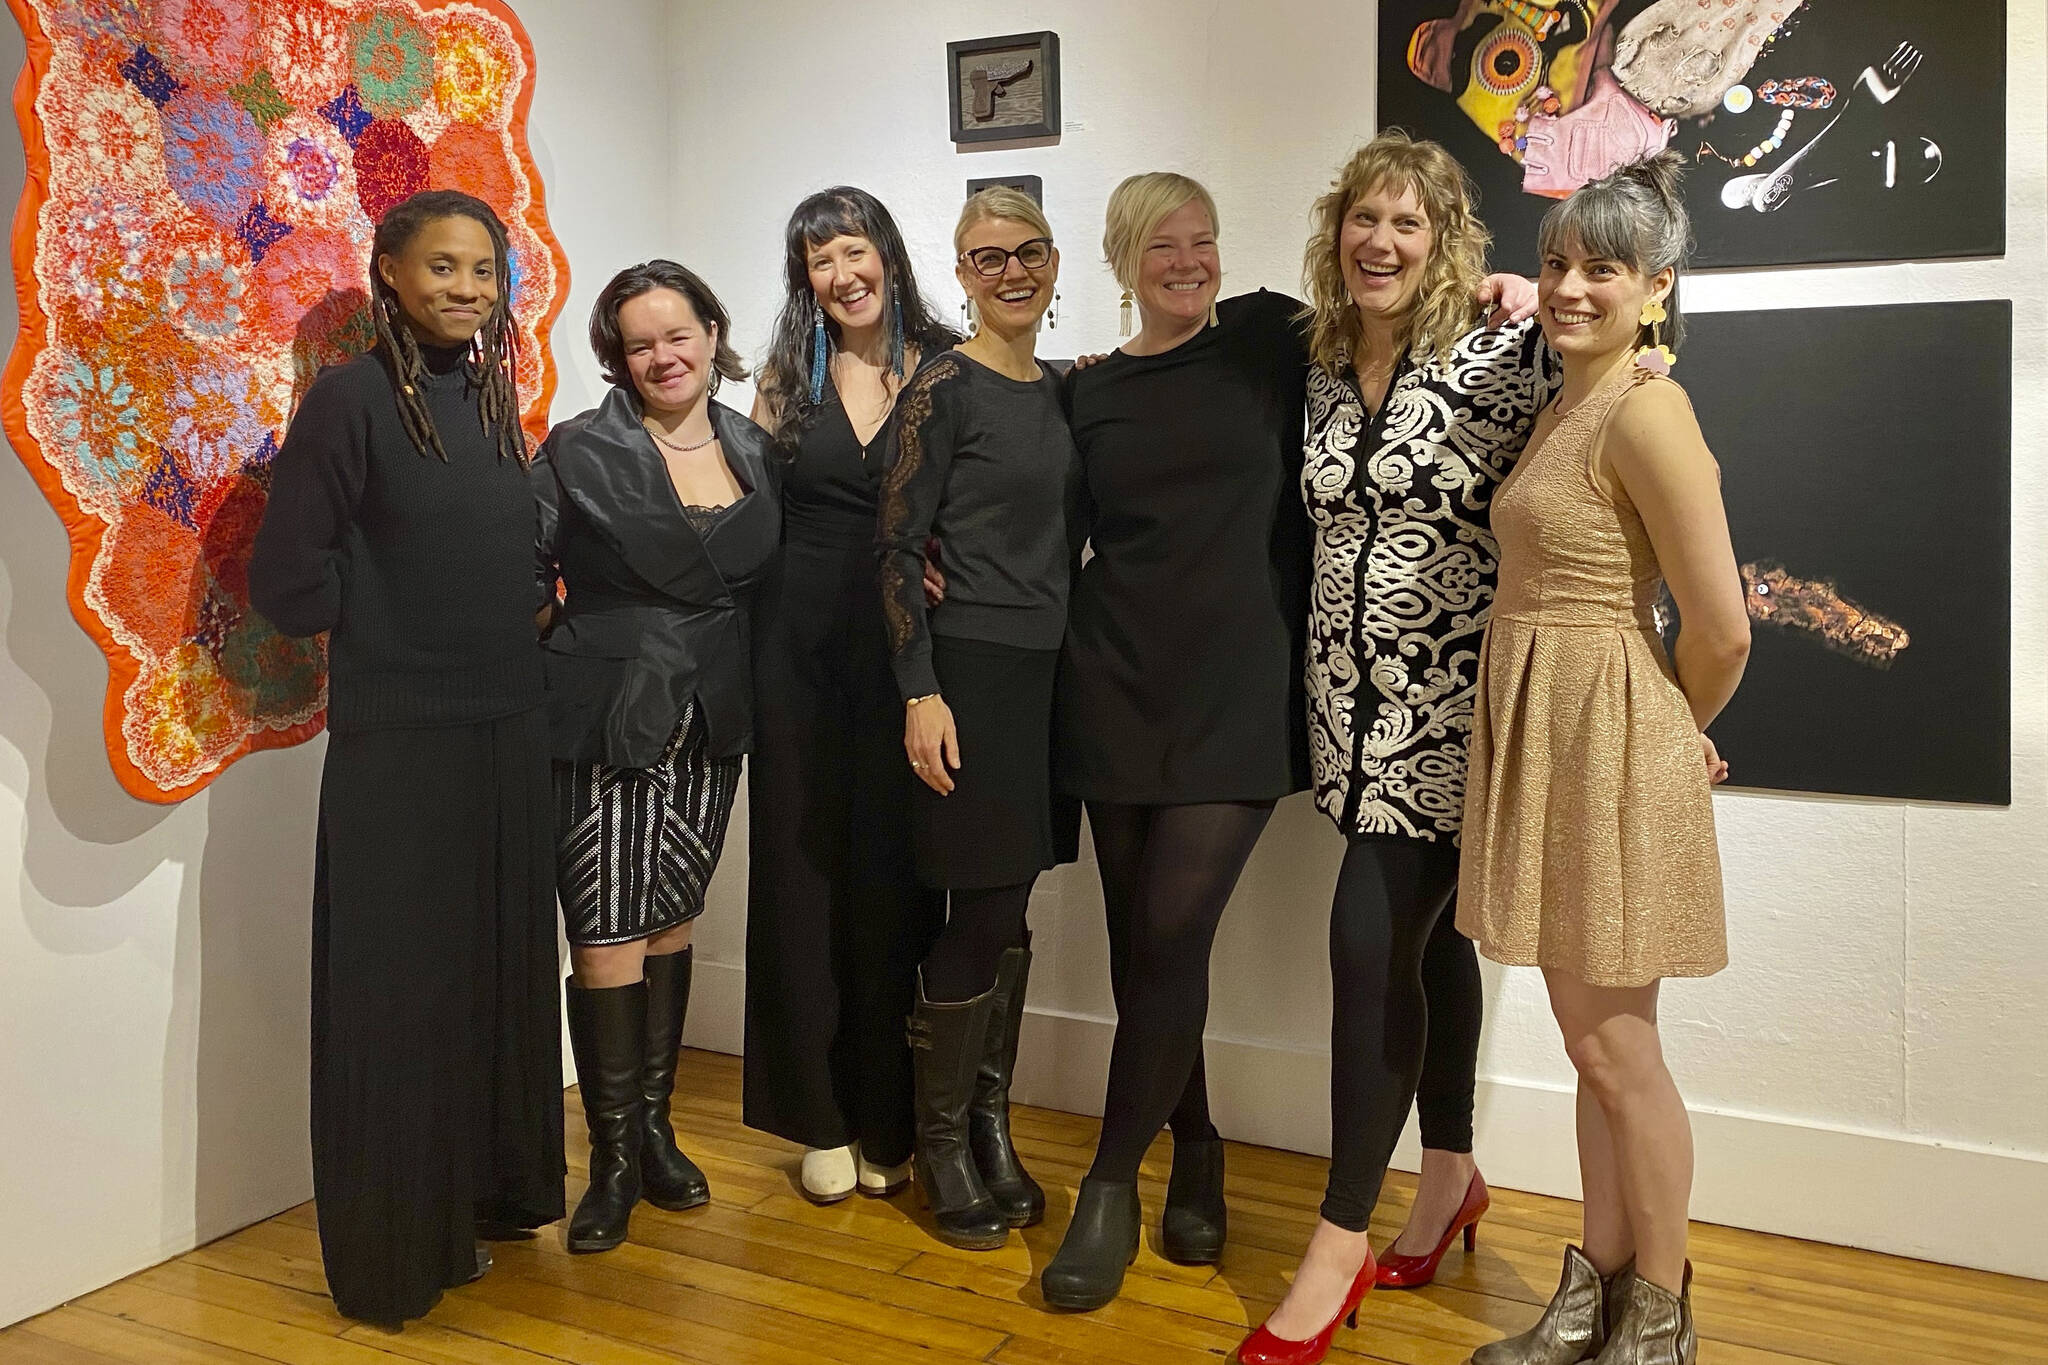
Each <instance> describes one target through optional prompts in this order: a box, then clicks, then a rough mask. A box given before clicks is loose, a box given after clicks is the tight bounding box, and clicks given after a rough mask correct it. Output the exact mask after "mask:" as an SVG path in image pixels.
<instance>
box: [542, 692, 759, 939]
mask: <svg viewBox="0 0 2048 1365" xmlns="http://www.w3.org/2000/svg"><path fill="white" fill-rule="evenodd" d="M739 782H740V760H739V759H738V758H737V757H734V758H712V757H710V756H709V755H707V754H706V753H705V731H704V718H703V715H702V714H701V713H700V711H699V710H698V707H697V703H696V701H695V700H694V699H692V700H691V702H690V704H689V705H688V706H686V707H684V708H683V717H682V719H681V720H679V721H677V722H676V728H675V732H674V733H673V734H672V735H670V736H669V741H668V747H667V748H666V749H664V750H663V751H662V755H661V758H660V760H659V761H657V762H656V763H654V764H653V765H652V766H650V767H646V768H621V767H615V766H614V765H612V764H609V763H562V762H557V763H556V764H555V831H556V844H555V882H556V889H557V891H558V893H559V894H560V896H561V900H562V927H563V930H564V932H566V933H567V934H568V937H569V942H571V943H573V944H575V945H576V946H577V947H579V948H594V947H601V946H604V945H606V944H612V943H630V942H632V941H633V940H635V939H642V938H649V937H652V936H653V935H655V934H658V933H661V932H662V931H663V930H666V929H673V928H674V927H675V926H676V925H678V924H686V923H688V922H689V921H690V920H693V919H695V918H697V916H699V915H701V914H703V913H704V891H705V888H707V887H708V886H710V884H711V874H712V873H713V872H714V871H716V870H717V868H718V855H719V852H720V850H721V849H723V848H724V847H725V826H726V821H727V820H728V819H729V818H730V817H731V815H732V802H733V795H734V793H735V792H737V791H738V790H739Z"/></svg>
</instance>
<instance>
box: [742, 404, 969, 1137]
mask: <svg viewBox="0 0 2048 1365" xmlns="http://www.w3.org/2000/svg"><path fill="white" fill-rule="evenodd" d="M888 437H889V431H888V426H887V424H885V425H884V427H883V429H882V430H880V431H878V432H877V433H876V434H875V436H874V438H873V439H872V440H871V441H870V443H869V445H868V446H867V447H863V446H862V445H861V443H860V440H859V438H858V437H857V436H856V435H855V434H854V430H853V425H852V423H851V422H850V421H849V420H848V418H847V415H846V409H845V407H844V406H843V405H842V404H841V402H840V399H839V394H838V391H837V390H836V389H834V388H832V387H830V386H829V385H828V387H827V390H826V401H825V403H824V404H823V405H822V406H821V407H820V409H819V410H818V413H817V418H816V421H815V423H814V424H813V425H812V426H810V427H809V428H808V429H806V430H805V431H804V432H803V433H802V435H801V437H800V438H799V439H798V440H796V441H795V442H794V447H793V450H792V451H791V452H790V454H789V455H788V457H787V458H786V459H784V462H783V464H782V466H781V471H780V476H781V481H782V513H783V543H782V551H781V554H780V555H779V556H778V557H777V558H775V559H774V560H772V561H771V562H770V565H769V568H768V570H767V573H766V575H765V577H764V579H763V581H762V584H761V588H760V595H759V598H758V601H757V604H756V613H755V629H754V640H753V645H754V695H755V732H754V749H753V753H752V755H751V757H750V759H749V767H748V773H747V807H748V812H749V814H748V866H747V874H748V875H747V1023H746V1068H745V1071H746V1089H745V1104H744V1116H745V1119H746V1122H747V1124H748V1126H749V1127H753V1128H759V1129H761V1130H763V1131H765V1132H769V1133H773V1134H775V1135H776V1136H777V1137H781V1138H786V1139H788V1140H789V1141H791V1142H799V1143H802V1144H803V1145H804V1146H806V1147H819V1148H829V1147H842V1146H845V1145H847V1144H848V1143H851V1142H855V1141H858V1142H859V1143H860V1145H861V1150H862V1153H863V1155H865V1156H866V1157H867V1159H868V1160H869V1161H871V1162H873V1163H875V1164H877V1165H882V1166H895V1165H898V1164H900V1163H902V1162H904V1161H906V1160H908V1159H909V1156H910V1139H911V1123H910V1112H911V1111H910V1100H911V1079H910V1049H909V1047H908V1046H907V1045H906V1044H905V1042H904V1036H903V1019H904V1016H905V1015H907V1014H909V1013H910V1008H911V1004H912V1003H913V997H914V994H915V991H916V980H917V964H918V963H919V962H921V961H923V960H924V956H925V954H926V953H927V952H928V951H929V950H930V948H931V943H932V939H933V938H934V937H935V936H936V935H937V934H938V931H939V927H940V925H941V924H942V923H943V922H944V920H945V897H944V896H943V895H942V894H941V893H938V892H935V891H932V890H930V889H928V888H926V887H924V886H923V885H921V884H920V883H919V882H918V880H917V873H916V871H915V869H914V868H913V867H912V865H911V850H910V823H909V811H910V796H911V786H912V784H913V781H914V779H913V778H912V776H911V774H910V771H909V769H908V768H907V767H906V766H905V763H904V759H903V702H902V700H901V699H900V697H899V696H898V695H897V691H896V683H895V680H894V679H893V678H892V677H891V676H890V673H889V645H888V637H887V633H886V630H885V628H884V626H883V624H882V607H881V602H880V601H879V600H878V599H877V597H876V595H875V511H876V491H877V490H876V477H875V466H876V465H877V464H878V461H871V460H870V458H869V452H870V450H875V451H877V452H878V451H879V448H880V447H881V446H882V445H883V444H884V443H885V442H886V441H887V440H888ZM774 458H779V459H783V458H784V457H782V456H781V455H777V456H775V457H774Z"/></svg>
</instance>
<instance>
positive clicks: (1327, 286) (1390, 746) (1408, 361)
mask: <svg viewBox="0 0 2048 1365" xmlns="http://www.w3.org/2000/svg"><path fill="white" fill-rule="evenodd" d="M1472 198H1473V194H1472V191H1471V188H1470V185H1469V183H1468V181H1467V180H1466V178H1465V174H1464V172H1463V171H1462V170H1461V169H1460V168H1459V166H1458V164H1457V162H1455V161H1454V160H1452V159H1451V157H1450V155H1449V154H1448V153H1447V152H1445V151H1444V149H1443V148H1441V147H1439V146H1438V145H1436V144H1435V143H1433V142H1417V141H1414V140H1411V139H1410V138H1408V137H1407V136H1406V135H1405V134H1402V133H1399V132H1389V133H1386V134H1383V135H1381V136H1380V137H1378V138H1375V139H1374V140H1373V141H1372V142H1370V143H1368V144H1367V145H1366V146H1365V147H1363V148H1361V149H1360V150H1359V151H1358V152H1357V153H1355V154H1354V155H1353V156H1352V157H1351V159H1350V160H1349V161H1348V162H1347V163H1346V164H1345V166H1344V168H1343V169H1342V170H1341V171H1340V172H1339V174H1338V176H1337V179H1336V180H1335V182H1334V183H1333V184H1332V185H1331V188H1330V191H1329V193H1327V194H1325V195H1324V196H1323V197H1322V198H1321V199H1319V200H1318V201H1317V203H1316V206H1315V211H1314V215H1313V232H1312V235H1311V236H1310V238H1309V241H1308V248H1307V252H1306V257H1305V260H1304V264H1303V277H1304V280H1305V283H1306V284H1307V287H1308V293H1309V299H1310V305H1309V307H1310V334H1309V353H1310V356H1311V364H1310V367H1309V372H1308V432H1307V441H1306V446H1305V452H1304V459H1303V467H1302V480H1301V481H1302V492H1303V496H1304V498H1305V499H1306V502H1307V507H1308V515H1309V519H1310V521H1311V522H1312V523H1313V524H1314V527H1315V573H1314V578H1313V588H1312V592H1311V603H1310V614H1309V627H1308V629H1309V647H1308V654H1307V658H1308V667H1307V684H1308V696H1309V729H1308V736H1309V751H1310V755H1311V758H1312V761H1313V766H1314V775H1315V792H1316V804H1317V806H1318V807H1319V808H1320V809H1321V810H1322V811H1323V812H1324V813H1325V814H1326V815H1328V816H1329V817H1330V818H1331V820H1333V821H1334V822H1336V825H1337V827H1338V829H1340V830H1341V831H1342V832H1343V833H1344V836H1345V839H1346V841H1347V845H1348V847H1347V848H1346V850H1345V855H1344V862H1343V866H1342V870H1341V871H1340V872H1339V873H1338V877H1337V887H1336V893H1335V896H1334V898H1333V901H1332V904H1331V907H1330V972H1331V984H1332V991H1331V995H1332V1013H1331V1020H1330V1057H1331V1077H1330V1082H1331V1083H1330V1111H1331V1112H1330V1120H1331V1146H1332V1157H1331V1162H1330V1177H1329V1184H1328V1188H1327V1192H1326V1194H1325V1197H1324V1200H1323V1207H1322V1217H1321V1219H1320V1221H1319V1222H1318V1223H1317V1225H1316V1230H1315V1233H1314V1234H1313V1236H1312V1237H1311V1238H1310V1240H1309V1246H1308V1251H1307V1253H1306V1255H1305V1256H1304V1257H1303V1259H1302V1264H1301V1269H1300V1271H1299V1272H1298V1273H1297V1274H1296V1275H1295V1278H1294V1282H1293V1285H1292V1287H1291V1288H1290V1290H1289V1292H1288V1295H1287V1297H1286V1299H1285V1300H1283V1301H1282V1303H1281V1304H1280V1306H1279V1308H1277V1309H1276V1310H1275V1311H1274V1313H1273V1315H1272V1316H1271V1317H1270V1318H1269V1319H1267V1321H1266V1323H1265V1325H1264V1326H1262V1327H1260V1328H1259V1329H1258V1330H1257V1331H1255V1332H1254V1333H1253V1334H1252V1336H1251V1337H1250V1338H1249V1339H1248V1340H1247V1341H1246V1342H1245V1343H1244V1345H1243V1346H1242V1347H1240V1349H1239V1358H1240V1359H1241V1360H1243V1361H1244V1362H1245V1365H1283V1362H1284V1365H1306V1362H1311V1361H1318V1360H1321V1359H1322V1358H1323V1357H1324V1355H1325V1354H1326V1353H1327V1352H1328V1351H1329V1348H1330V1341H1331V1338H1332V1336H1333V1335H1334V1334H1335V1331H1336V1327H1337V1324H1338V1323H1339V1322H1340V1321H1342V1320H1344V1319H1346V1318H1347V1317H1350V1316H1351V1315H1352V1314H1353V1313H1354V1312H1355V1310H1356V1309H1357V1307H1358V1303H1359V1300H1360V1299H1362V1298H1363V1297H1364V1296H1365V1294H1366V1292H1367V1291H1368V1290H1369V1289H1371V1288H1372V1286H1373V1285H1374V1284H1375V1283H1376V1282H1377V1283H1384V1284H1391V1285H1414V1284H1424V1283H1427V1282H1428V1281H1429V1279H1430V1278H1431V1277H1433V1276H1434V1274H1435V1272H1436V1266H1437V1263H1438V1261H1439V1260H1440V1259H1441V1258H1442V1256H1443V1254H1444V1252H1445V1250H1446V1249H1447V1248H1448V1247H1449V1245H1450V1243H1451V1241H1452V1240H1453V1239H1454V1238H1455V1237H1456V1236H1457V1234H1458V1233H1460V1232H1463V1233H1464V1234H1465V1237H1466V1242H1467V1245H1468V1246H1469V1245H1470V1244H1471V1241H1472V1236H1473V1233H1472V1229H1473V1227H1474V1225H1475V1224H1476V1223H1477V1222H1478V1219H1479V1217H1480V1215H1481V1214H1482V1213H1484V1212H1485V1208H1486V1185H1485V1182H1484V1181H1483V1180H1481V1179H1480V1178H1479V1174H1478V1172H1477V1171H1476V1170H1475V1169H1474V1167H1473V1163H1472V1157H1471V1150H1472V1089H1473V1071H1474V1067H1475V1063H1476V1054H1477V1051H1478V1045H1479V1015H1480V995H1479V969H1478V963H1477V960H1476V959H1475V957H1474V955H1473V951H1472V945H1471V944H1470V943H1469V942H1467V941H1466V940H1465V939H1463V938H1462V937H1460V936H1459V935H1458V933H1457V931H1456V929H1455V927H1454V926H1453V925H1452V924H1451V923H1450V919H1449V916H1447V915H1446V914H1445V910H1446V907H1447V906H1448V905H1449V903H1450V901H1451V899H1452V895H1453V893H1454V892H1455V891H1456V889H1457V884H1458V848H1457V840H1458V834H1459V813H1460V809H1461V807H1462V805H1463V801H1464V790H1465V773H1466V762H1467V757H1466V749H1467V739H1468V736H1469V734H1470V732H1471V728H1472V704H1473V689H1474V686H1475V682H1476V679H1477V676H1478V671H1479V641H1480V634H1481V631H1482V629H1483V628H1484V624H1485V620H1486V612H1487V608H1488V606H1489V605H1490V603H1491V601H1492V597H1493V583H1494V576H1495V572H1496V552H1495V549H1494V542H1493V537H1492V534H1491V532H1490V530H1489V528H1488V520H1487V509H1488V504H1489V502H1490V501H1491V499H1492V495H1493V491H1494V489H1495V488H1496V487H1498V486H1499V484H1500V482H1501V479H1502V478H1503V476H1504V475H1505V474H1506V473H1507V471H1508V469H1509V468H1510V466H1511V465H1512V464H1513V462H1514V460H1515V458H1516V456H1517V455H1518V454H1519V453H1520V452H1521V449H1522V445H1523V443H1524V442H1525V441H1526V440H1527V438H1528V435H1529V431H1530V428H1531V426H1532V424H1533V423H1534V422H1535V420H1536V415H1537V412H1538V411H1539V410H1540V409H1541V408H1542V406H1543V403H1544V401H1545V400H1546V399H1547V398H1548V397H1549V396H1550V394H1551V393H1552V392H1554V391H1555V388H1556V384H1557V381H1556V378H1555V362H1554V360H1552V359H1551V358H1550V357H1549V356H1548V353H1547V352H1545V350H1544V349H1543V338H1542V334H1541V333H1540V332H1539V331H1538V329H1537V328H1536V326H1535V324H1533V323H1531V322H1527V321H1523V322H1519V323H1513V324H1510V325H1508V326H1505V327H1501V328H1498V329H1495V328H1491V327H1489V326H1488V325H1486V324H1485V323H1484V322H1482V320H1481V317H1480V309H1479V308H1478V307H1477V306H1475V304H1474V302H1473V300H1474V297H1475V293H1476V292H1477V291H1478V290H1479V288H1480V283H1481V279H1482V277H1483V275H1484V272H1485V268H1486V267H1485V251H1486V246H1487V242H1488V240H1489V238H1488V236H1487V232H1486V229H1485V228H1484V227H1483V226H1481V225H1480V223H1479V222H1478V220H1477V219H1476V218H1475V217H1474V215H1473V212H1472ZM1425 1054H1426V1056H1427V1066H1426V1067H1425ZM1425 1075H1427V1076H1428V1079H1429V1082H1430V1084H1429V1085H1428V1087H1427V1089H1426V1090H1425V1091H1424V1100H1423V1105H1422V1109H1423V1114H1422V1127H1423V1145H1424V1148H1425V1152H1424V1163H1423V1181H1422V1185H1421V1188H1420V1190H1419V1191H1418V1194H1417V1198H1416V1202H1415V1208H1414V1210H1413V1215H1412V1217H1411V1219H1410V1223H1409V1230H1408V1232H1406V1233H1404V1234H1403V1240H1404V1241H1406V1240H1409V1239H1411V1238H1412V1239H1413V1240H1414V1242H1415V1244H1416V1245H1415V1247H1414V1253H1415V1254H1412V1255H1411V1254H1405V1253H1399V1252H1398V1251H1396V1252H1390V1253H1389V1254H1388V1256H1387V1264H1386V1266H1385V1267H1384V1268H1381V1267H1378V1266H1377V1265H1376V1263H1375V1260H1374V1257H1373V1254H1372V1248H1371V1246H1370V1244H1369V1243H1368V1241H1367V1232H1366V1227H1367V1223H1368V1220H1369V1219H1370V1217H1371V1215H1372V1209H1373V1205H1374V1203H1375V1202H1377V1200H1378V1198H1379V1192H1380V1184H1381V1182H1382V1180H1383V1179H1384V1177H1385V1175H1386V1168H1387V1161H1388V1159H1389V1158H1390V1157H1391V1156H1392V1155H1393V1151H1394V1145H1395V1143H1396V1142H1397V1141H1398V1140H1399V1138H1400V1135H1401V1129H1402V1126H1403V1125H1404V1124H1405V1123H1406V1121H1407V1117H1408V1110H1409V1107H1410V1105H1411V1104H1412V1103H1413V1102H1414V1100H1415V1097H1416V1093H1417V1084H1418V1080H1419V1079H1420V1078H1422V1077H1423V1076H1425ZM1396 1246H1397V1248H1398V1247H1399V1246H1400V1243H1397V1244H1396Z"/></svg>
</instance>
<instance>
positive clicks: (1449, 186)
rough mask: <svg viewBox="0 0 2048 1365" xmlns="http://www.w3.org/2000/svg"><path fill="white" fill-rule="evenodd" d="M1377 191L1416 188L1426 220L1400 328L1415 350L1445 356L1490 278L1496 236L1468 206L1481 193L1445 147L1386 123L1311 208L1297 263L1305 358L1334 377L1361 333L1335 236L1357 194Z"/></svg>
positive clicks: (1462, 332)
mask: <svg viewBox="0 0 2048 1365" xmlns="http://www.w3.org/2000/svg"><path fill="white" fill-rule="evenodd" d="M1381 188H1390V189H1397V190H1399V189H1405V190H1408V191H1411V192H1412V193H1413V194H1414V195H1415V198H1416V200H1417V202H1418V203H1420V204H1421V205H1422V211H1423V213H1424V214H1425V215H1426V216H1427V217H1428V219H1429V229H1430V242H1429V261H1428V263H1427V264H1426V265H1425V266H1424V267H1423V273H1422V288H1421V291H1420V292H1419V293H1418V294H1417V295H1416V299H1415V306H1414V308H1413V309H1412V310H1411V311H1410V312H1409V314H1408V317H1407V320H1406V325H1405V329H1404V330H1405V340H1406V341H1407V343H1408V345H1409V347H1410V348H1411V349H1413V350H1415V351H1417V352H1418V353H1421V354H1424V355H1427V356H1429V357H1430V358H1431V359H1435V360H1442V359H1444V358H1446V357H1448V356H1449V355H1450V352H1451V348H1452V347H1454V346H1456V345H1457V344H1458V339H1459V338H1460V337H1462V336H1464V335H1465V333H1466V332H1468V331H1470V330H1471V329H1472V324H1473V322H1474V321H1476V320H1477V317H1478V304H1477V302H1476V301H1475V295H1476V294H1477V292H1478V289H1479V285H1480V282H1481V281H1482V280H1484V279H1485V278H1486V248H1487V246H1488V244H1490V243H1491V242H1492V240H1493V237H1492V235H1491V234H1490V233H1488V232H1487V230H1486V228H1485V226H1484V225H1483V224H1481V223H1480V221H1479V220H1478V219H1477V218H1476V217H1474V216H1473V213H1472V206H1473V203H1474V201H1476V200H1477V199H1478V197H1479V194H1478V191H1477V190H1476V189H1475V188H1473V185H1472V180H1471V177H1470V176H1468V175H1466V174H1465V168H1464V167H1463V166H1460V165H1459V164H1458V163H1457V161H1456V160H1455V159H1454V158H1453V157H1452V156H1451V154H1450V153H1449V152H1447V151H1445V150H1444V149H1443V148H1442V147H1441V146H1439V145H1438V144H1436V143H1434V142H1428V141H1417V140H1416V139H1414V138H1411V137H1409V136H1408V134H1406V133H1404V132H1402V131H1401V130H1400V129H1398V128H1394V129H1389V130H1388V131H1386V132H1383V133H1381V134H1380V135H1379V136H1378V137H1376V138H1374V139H1373V140H1372V141H1371V142H1368V143H1366V144H1365V145H1364V146H1363V147H1360V148H1359V149H1358V150H1357V151H1356V152H1353V153H1352V154H1351V159H1350V160H1349V161H1347V162H1345V163H1344V169H1343V170H1342V171H1340V172H1338V174H1337V178H1336V179H1335V180H1333V181H1331V182H1330V189H1329V192H1328V193H1327V194H1325V195H1323V196H1322V197H1321V198H1320V199H1318V200H1316V203H1315V208H1314V209H1313V210H1312V211H1311V213H1310V222H1311V224H1312V229H1311V231H1310V233H1309V239H1308V249H1307V251H1306V252H1304V253H1303V256H1302V263H1301V282H1302V290H1303V292H1304V293H1305V294H1306V295H1307V296H1308V306H1307V308H1305V309H1304V310H1303V314H1302V315H1303V317H1305V318H1307V319H1309V320H1310V323H1311V325H1310V332H1309V359H1310V360H1311V362H1313V363H1314V364H1316V365H1318V366H1320V367H1321V368H1322V369H1323V370H1324V371H1325V372H1326V373H1328V374H1331V375H1337V374H1342V373H1343V372H1344V371H1345V370H1347V369H1349V368H1350V366H1351V364H1352V361H1353V358H1354V356H1355V355H1356V352H1357V348H1358V340H1359V335H1360V331H1361V328H1360V323H1359V320H1358V309H1357V307H1356V306H1355V305H1354V304H1353V303H1352V300H1351V291H1350V290H1349V289H1346V288H1345V287H1344V264H1343V262H1342V261H1341V260H1339V259H1338V252H1337V243H1338V239H1339V238H1340V237H1341V236H1342V234H1343V231H1344V218H1345V215H1346V214H1348V213H1349V212H1350V211H1351V206H1352V205H1353V204H1355V203H1356V202H1357V201H1358V198H1359V196H1361V195H1364V194H1368V193H1370V192H1372V191H1373V190H1376V189H1381Z"/></svg>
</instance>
